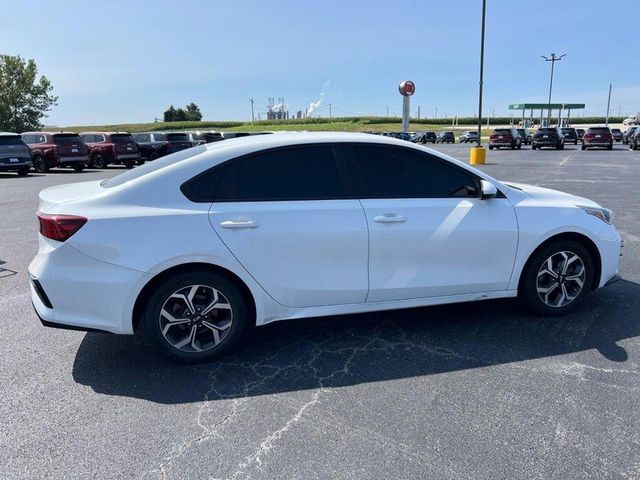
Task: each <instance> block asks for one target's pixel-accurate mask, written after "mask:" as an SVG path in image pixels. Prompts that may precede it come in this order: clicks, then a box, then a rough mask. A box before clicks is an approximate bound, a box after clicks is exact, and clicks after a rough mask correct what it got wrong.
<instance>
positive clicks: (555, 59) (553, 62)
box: [540, 53, 567, 124]
mask: <svg viewBox="0 0 640 480" xmlns="http://www.w3.org/2000/svg"><path fill="white" fill-rule="evenodd" d="M540 56H541V57H542V58H544V60H545V62H551V80H550V81H549V102H548V103H549V111H548V112H547V123H548V124H551V89H552V88H553V67H554V65H555V64H556V62H559V61H560V60H562V58H563V57H566V56H567V54H566V53H563V54H562V55H560V56H559V57H556V54H555V53H552V54H551V57H545V56H544V55H540Z"/></svg>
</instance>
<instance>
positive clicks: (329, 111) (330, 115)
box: [329, 104, 331, 118]
mask: <svg viewBox="0 0 640 480" xmlns="http://www.w3.org/2000/svg"><path fill="white" fill-rule="evenodd" d="M329 118H331V104H329Z"/></svg>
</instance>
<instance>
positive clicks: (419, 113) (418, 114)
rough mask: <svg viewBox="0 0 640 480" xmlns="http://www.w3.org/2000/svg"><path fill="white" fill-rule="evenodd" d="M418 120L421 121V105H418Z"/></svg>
mask: <svg viewBox="0 0 640 480" xmlns="http://www.w3.org/2000/svg"><path fill="white" fill-rule="evenodd" d="M418 120H420V105H418Z"/></svg>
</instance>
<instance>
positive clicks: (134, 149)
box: [80, 132, 142, 168]
mask: <svg viewBox="0 0 640 480" xmlns="http://www.w3.org/2000/svg"><path fill="white" fill-rule="evenodd" d="M80 138H81V139H82V141H83V142H84V143H85V144H86V145H87V147H89V161H88V162H87V166H88V167H89V168H107V167H108V166H109V165H111V164H119V165H124V166H125V167H127V168H133V165H134V164H136V163H138V164H141V163H142V161H141V157H140V153H139V151H138V144H137V143H136V141H135V140H134V139H133V137H132V136H131V134H129V133H126V132H82V133H80Z"/></svg>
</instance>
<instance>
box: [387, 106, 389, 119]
mask: <svg viewBox="0 0 640 480" xmlns="http://www.w3.org/2000/svg"><path fill="white" fill-rule="evenodd" d="M388 116H389V106H387V117H388Z"/></svg>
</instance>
